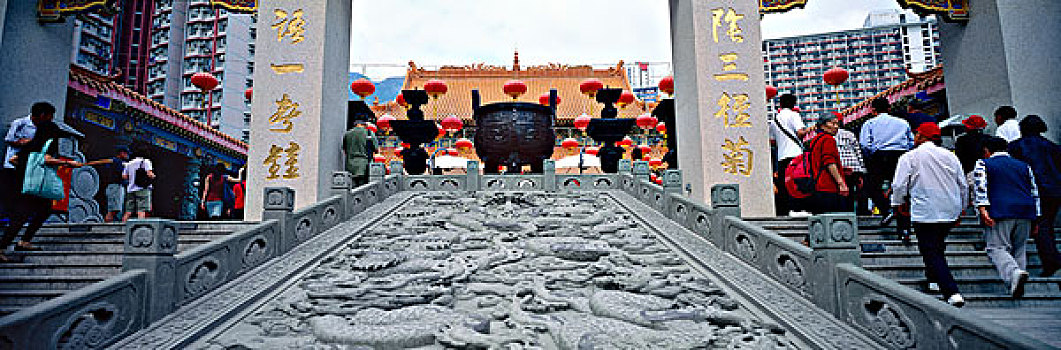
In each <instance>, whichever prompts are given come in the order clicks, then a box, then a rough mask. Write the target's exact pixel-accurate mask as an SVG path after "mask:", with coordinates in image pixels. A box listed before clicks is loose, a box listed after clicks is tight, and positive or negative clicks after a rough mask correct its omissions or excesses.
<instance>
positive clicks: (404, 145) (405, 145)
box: [401, 142, 413, 148]
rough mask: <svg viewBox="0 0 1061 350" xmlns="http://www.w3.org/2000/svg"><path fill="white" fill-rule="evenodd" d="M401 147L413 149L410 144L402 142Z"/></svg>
mask: <svg viewBox="0 0 1061 350" xmlns="http://www.w3.org/2000/svg"><path fill="white" fill-rule="evenodd" d="M401 146H402V148H409V147H413V145H410V144H409V143H408V142H402V144H401Z"/></svg>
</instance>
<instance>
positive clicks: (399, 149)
mask: <svg viewBox="0 0 1061 350" xmlns="http://www.w3.org/2000/svg"><path fill="white" fill-rule="evenodd" d="M404 149H405V148H404V147H398V148H395V149H394V155H396V156H398V158H401V157H402V150H404Z"/></svg>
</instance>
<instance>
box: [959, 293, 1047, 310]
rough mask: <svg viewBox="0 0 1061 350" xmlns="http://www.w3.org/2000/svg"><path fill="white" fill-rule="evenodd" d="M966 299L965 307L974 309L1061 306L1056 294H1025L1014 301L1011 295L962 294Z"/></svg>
mask: <svg viewBox="0 0 1061 350" xmlns="http://www.w3.org/2000/svg"><path fill="white" fill-rule="evenodd" d="M961 294H962V298H965V307H972V308H1014V307H1022V308H1045V307H1059V306H1061V297H1058V296H1057V294H1056V293H1054V294H1045V295H1043V294H1035V293H1025V294H1024V296H1023V297H1020V298H1018V299H1014V298H1013V297H1010V296H1009V295H996V294H983V293H961Z"/></svg>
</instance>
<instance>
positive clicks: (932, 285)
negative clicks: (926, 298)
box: [928, 282, 939, 292]
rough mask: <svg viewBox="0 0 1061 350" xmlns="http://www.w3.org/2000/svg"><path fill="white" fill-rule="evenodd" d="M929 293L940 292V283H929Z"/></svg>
mask: <svg viewBox="0 0 1061 350" xmlns="http://www.w3.org/2000/svg"><path fill="white" fill-rule="evenodd" d="M928 291H929V292H938V291H939V283H936V282H929V283H928Z"/></svg>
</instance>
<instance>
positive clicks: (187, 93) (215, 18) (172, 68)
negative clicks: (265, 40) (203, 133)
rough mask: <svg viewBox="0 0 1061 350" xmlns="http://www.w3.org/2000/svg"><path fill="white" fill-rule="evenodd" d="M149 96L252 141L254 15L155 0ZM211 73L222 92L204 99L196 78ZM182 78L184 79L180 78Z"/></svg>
mask: <svg viewBox="0 0 1061 350" xmlns="http://www.w3.org/2000/svg"><path fill="white" fill-rule="evenodd" d="M154 5H155V6H154V14H153V31H152V33H151V54H150V56H151V57H152V58H153V62H151V64H150V65H149V68H148V83H147V91H146V94H147V95H148V96H150V97H151V98H152V99H154V100H156V101H159V102H161V103H163V104H165V105H167V106H170V107H172V108H174V109H177V110H179V111H181V113H184V114H186V115H188V116H190V117H193V118H195V119H197V120H200V121H203V122H210V124H211V126H213V127H215V128H217V129H218V130H220V131H221V132H223V133H225V134H228V135H232V136H234V137H237V138H241V139H244V140H247V139H249V129H248V125H249V114H248V113H249V111H250V108H249V105H248V104H247V102H246V101H245V98H244V91H245V90H246V89H247V88H248V87H250V85H251V76H252V73H253V72H252V69H251V66H252V64H253V55H254V37H255V34H254V32H253V30H254V26H255V23H256V18H255V16H254V15H250V14H235V13H229V12H228V11H226V10H224V9H221V8H214V7H212V6H210V2H209V1H208V0H192V1H174V0H155V1H154ZM200 72H206V73H210V74H212V75H213V76H214V77H215V78H217V80H218V82H219V84H218V87H217V88H216V89H215V90H213V91H212V92H210V93H209V94H204V93H202V91H200V90H199V89H198V88H196V87H195V86H194V85H192V82H191V77H192V75H193V74H195V73H200ZM178 77H179V78H178Z"/></svg>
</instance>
